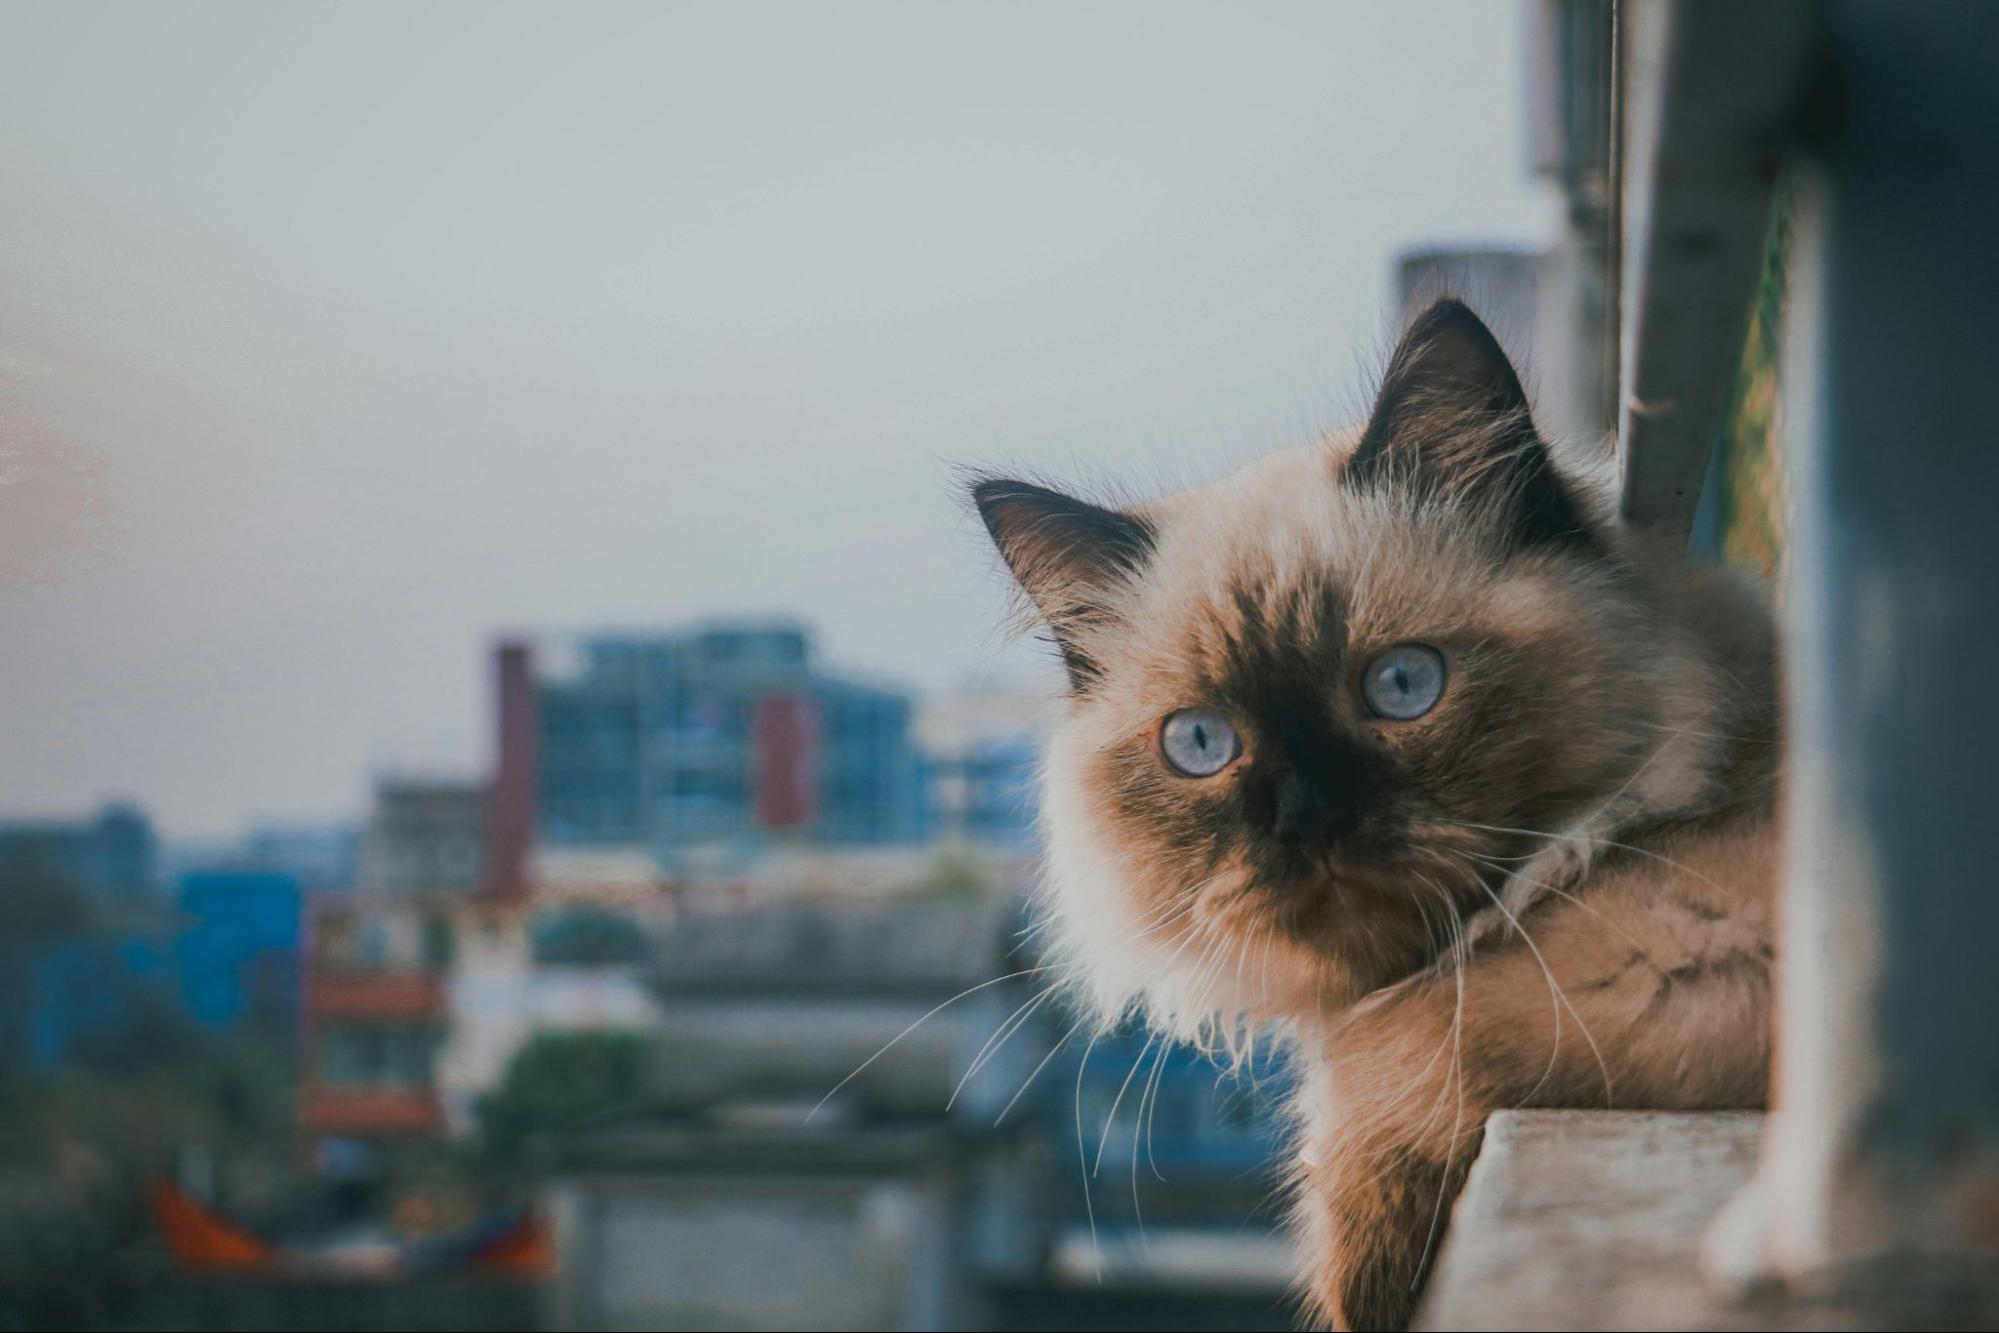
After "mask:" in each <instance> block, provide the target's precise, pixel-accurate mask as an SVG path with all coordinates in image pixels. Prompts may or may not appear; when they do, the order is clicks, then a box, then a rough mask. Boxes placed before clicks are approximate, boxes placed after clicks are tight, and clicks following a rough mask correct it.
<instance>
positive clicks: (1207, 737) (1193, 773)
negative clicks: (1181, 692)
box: [1159, 708, 1242, 778]
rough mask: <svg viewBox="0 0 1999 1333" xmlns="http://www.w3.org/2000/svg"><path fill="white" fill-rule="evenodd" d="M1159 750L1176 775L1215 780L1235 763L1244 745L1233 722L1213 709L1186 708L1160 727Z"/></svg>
mask: <svg viewBox="0 0 1999 1333" xmlns="http://www.w3.org/2000/svg"><path fill="white" fill-rule="evenodd" d="M1159 750H1160V753H1161V754H1164V755H1165V756H1166V762H1167V764H1168V765H1169V766H1171V768H1172V769H1173V771H1174V772H1175V773H1178V774H1179V775H1180V776H1182V777H1187V778H1211V777H1213V776H1214V775H1215V774H1217V773H1219V772H1221V771H1222V770H1223V769H1225V768H1227V767H1228V766H1229V765H1230V764H1232V763H1234V762H1235V759H1236V756H1237V755H1239V754H1241V753H1242V742H1241V741H1240V740H1239V739H1237V737H1236V734H1235V728H1234V727H1233V726H1230V725H1229V720H1228V719H1227V718H1225V717H1223V716H1222V715H1221V714H1220V713H1218V712H1216V711H1215V710H1214V709H1212V708H1182V709H1181V710H1179V711H1178V712H1176V713H1168V714H1167V715H1166V721H1164V722H1163V723H1161V724H1160V726H1159Z"/></svg>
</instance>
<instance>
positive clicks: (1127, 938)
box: [977, 304, 1672, 1028]
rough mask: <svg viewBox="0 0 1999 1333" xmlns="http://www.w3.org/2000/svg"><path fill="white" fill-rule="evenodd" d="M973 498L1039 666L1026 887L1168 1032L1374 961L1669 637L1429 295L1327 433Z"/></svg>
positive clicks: (1095, 973) (1573, 797) (1366, 970)
mask: <svg viewBox="0 0 1999 1333" xmlns="http://www.w3.org/2000/svg"><path fill="white" fill-rule="evenodd" d="M977 499H978V503H979V506H980V511H981V513H982V515H983V517H984V518H985V520H986V523H987V525H988V527H989V528H990V530H991V531H992V533H993V536H994V538H995V540H996V541H997V542H998V544H999V547H1000V550H1001V552H1002V553H1003V554H1004V555H1005V557H1006V559H1007V561H1008V563H1009V564H1010V565H1011V567H1012V568H1013V570H1014V572H1015V573H1016V575H1017V576H1018V578H1019V579H1020V581H1021V583H1022V585H1023V587H1024V588H1025V589H1026V591H1027V592H1028V594H1029V596H1030V597H1031V598H1032V599H1033V601H1034V603H1035V606H1036V608H1037V610H1038V611H1039V613H1040V614H1041V616H1042V617H1043V618H1044V619H1045V620H1046V621H1047V623H1048V625H1049V627H1050V630H1051V631H1052V633H1053V636H1054V638H1055V641H1056V643H1057V644H1058V646H1059V647H1060V649H1061V651H1062V655H1063V659H1064V662H1065V665H1066V666H1067V668H1068V671H1069V676H1070V681H1071V685H1072V696H1071V700H1070V707H1069V710H1068V715H1067V718H1066V721H1065V723H1064V725H1063V726H1062V728H1061V729H1060V731H1059V734H1058V736H1057V737H1056V739H1055V742H1054V745H1053V748H1052V752H1051V756H1050V762H1049V772H1048V777H1047V791H1046V796H1045V816H1046V819H1045V822H1046V830H1047V834H1048V838H1049V844H1050V846H1049V851H1050V874H1051V879H1052V884H1051V890H1052V905H1053V910H1054V913H1055V916H1056V920H1057V924H1058V927H1059V937H1060V938H1061V939H1062V941H1063V942H1064V943H1065V944H1066V946H1067V952H1068V953H1069V955H1070V958H1069V961H1071V962H1074V963H1076V964H1078V965H1079V966H1080V967H1082V968H1083V969H1085V970H1086V971H1087V972H1088V974H1089V979H1090V982H1091V984H1092V986H1093V988H1094V990H1095V992H1096V995H1097V999H1098V1001H1099V1003H1100V1004H1102V1005H1103V1006H1104V1007H1106V1008H1111V1009H1114V1008H1117V1007H1119V1006H1122V1005H1125V1004H1128V1003H1131V1002H1133V1001H1135V1000H1136V1001H1142V1002H1143V1003H1145V1004H1146V1005H1148V1006H1149V1007H1150V1008H1151V1009H1152V1010H1153V1011H1154V1016H1155V1017H1157V1018H1161V1019H1163V1020H1164V1022H1165V1023H1166V1024H1167V1025H1168V1026H1173V1025H1179V1026H1182V1027H1183V1028H1185V1027H1187V1026H1190V1025H1191V1024H1193V1023H1196V1022H1199V1021H1205V1020H1206V1019H1208V1018H1209V1017H1210V1016H1212V1015H1214V1014H1223V1015H1227V1016H1238V1015H1267V1014H1272V1013H1284V1012H1298V1011H1299V1010H1300V1009H1301V1008H1320V1009H1323V1008H1324V1007H1326V1006H1328V1005H1338V1004H1343V1003H1346V1002H1349V1001H1351V1000H1352V999H1354V998H1357V997H1358V996H1359V995H1361V994H1363V993H1365V992H1366V991H1368V990H1370V989H1373V988H1375V987H1377V986H1379V985H1382V984H1385V983H1386V982H1388V981H1391V980H1394V979H1396V978H1397V977H1400V976H1403V975H1406V974H1408V973H1409V972H1410V971H1412V970H1414V969H1416V968H1417V967H1420V966H1421V965H1422V964H1423V963H1425V962H1426V961H1428V960H1429V959H1431V958H1433V957H1434V956H1436V954H1437V953H1438V952H1439V950H1440V949H1442V948H1444V947H1447V945H1448V942H1449V940H1450V938H1451V935H1452V931H1453V929H1454V923H1455V922H1456V921H1457V920H1458V919H1459V918H1460V917H1461V916H1464V915H1469V914H1470V913H1471V912H1472V911H1473V910H1475V909H1476V908H1477V907H1479V906H1480V905H1482V904H1485V903H1487V902H1488V901H1489V899H1488V896H1487V895H1488V889H1489V887H1490V885H1491V884H1492V883H1494V882H1495V881H1496V880H1497V878H1498V877H1499V875H1500V874H1501V873H1503V871H1504V870H1505V869H1507V868H1509V867H1510V865H1512V864H1517V860H1518V858H1519V856H1520V855H1521V853H1522V849H1523V848H1524V847H1526V846H1527V845H1528V843H1529V841H1530V840H1529V839H1528V838H1527V837H1526V836H1525V835H1524V834H1523V833H1522V832H1521V831H1522V830H1546V829H1550V828H1552V827H1554V826H1555V825H1557V824H1558V823H1559V822H1561V821H1563V820H1566V819H1570V818H1573V817H1574V816H1575V814H1576V813H1577V812H1578V810H1579V809H1581V808H1583V807H1585V806H1586V805H1587V804H1588V803H1590V802H1593V801H1597V800H1601V799H1603V798H1604V797H1605V796H1607V795H1609V794H1611V793H1612V792H1613V791H1614V789H1615V788H1616V786H1617V784H1618V783H1619V782H1620V781H1623V780H1627V779H1628V778H1629V777H1630V775H1631V774H1632V771H1633V768H1634V765H1635V764H1636V763H1637V762H1638V761H1639V760H1640V759H1641V757H1642V755H1643V754H1644V753H1645V752H1646V751H1647V749H1648V748H1649V747H1650V745H1651V744H1652V743H1654V742H1656V740H1657V737H1656V736H1655V735H1650V734H1648V733H1649V731H1650V730H1654V729H1656V727H1657V725H1658V724H1657V722H1656V718H1657V716H1658V710H1657V709H1656V708H1654V707H1653V706H1652V702H1653V700H1652V696H1653V695H1654V694H1656V693H1658V692H1659V691H1660V690H1662V689H1667V688H1670V681H1668V680H1667V679H1665V678H1664V677H1662V676H1661V674H1660V673H1661V664H1662V663H1664V662H1665V661H1667V660H1668V659H1669V658H1671V656H1672V654H1671V652H1670V651H1669V649H1668V648H1667V646H1666V645H1665V644H1664V643H1662V641H1661V639H1660V635H1659V633H1656V632H1654V627H1653V626H1652V625H1651V624H1650V623H1649V621H1648V617H1647V616H1646V614H1645V612H1644V610H1643V606H1642V603H1641V602H1640V600H1639V599H1638V598H1637V597H1636V596H1635V595H1634V592H1633V587H1632V577H1631V575H1630V574H1629V572H1628V571H1627V570H1626V569H1625V568H1624V566H1623V565H1622V563H1621V562H1620V561H1619V559H1618V558H1617V557H1615V556H1614V555H1613V554H1611V553H1610V551H1609V550H1608V548H1607V547H1606V545H1605V543H1604V540H1603V538H1602V537H1601V536H1600V535H1599V534H1597V533H1596V532H1595V531H1594V530H1593V529H1592V527H1591V525H1590V524H1589V522H1588V521H1587V519H1586V518H1585V517H1584V515H1583V513H1582V511H1581V510H1580V508H1579V507H1578V506H1577V504H1576V502H1575V501H1574V499H1573V497H1572V495H1571V493H1570V490H1569V488H1568V486H1567V485H1566V484H1565V483H1564V482H1563V481H1562V480H1560V479H1559V478H1558V477H1557V475H1556V473H1555V471H1554V469H1553V468H1552V466H1551V465H1550V463H1549V461H1548V458H1547V454H1546V452H1545V450H1544V449H1543V448H1542V446H1541V444H1540V442H1539V441H1538V440H1537V439H1536V438H1535V436H1534V433H1533V428H1532V425H1531V422H1530V421H1529V418H1528V415H1527V411H1526V404H1525V400H1524V398H1523V397H1522V395H1521V391H1520V387H1519V382H1518V380H1517V378H1516V377H1515V375H1514V373H1513V371H1512V369H1511V367H1510V366H1509V365H1507V363H1506V360H1505V357H1504V355H1503V353H1501V352H1500V350H1499V348H1498V346H1497V344H1496V343H1494V342H1493V340H1492V338H1491V336H1490V334H1489V333H1487V332H1486V330H1485V329H1484V327H1483V326H1482V325H1481V324H1479V323H1478V321H1477V320H1476V319H1475V318H1474V317H1473V316H1472V315H1471V314H1470V313H1469V312H1468V311H1466V310H1464V308H1463V307H1461V306H1457V305H1455V304H1449V305H1446V306H1440V307H1438V308H1437V309H1436V310H1433V311H1432V312H1431V313H1430V314H1429V315H1427V316H1425V317H1424V319H1423V320H1422V321H1419V323H1418V325H1417V326H1416V327H1415V328H1414V329H1412V331H1411V333H1410V335H1409V337H1408V338H1407V339H1405V341H1404V343H1403V345H1402V347H1401V348H1400V349H1399V350H1398V351H1397V353H1396V356H1395V358H1394V360H1393V361H1392V362H1391V366H1390V369H1389V373H1388V377H1387V381H1386V383H1385V384H1384V387H1383V390H1382V394H1381V398H1380V401H1379V402H1378V404H1377V406H1376V409H1375V412H1374V416H1373V419H1372V420H1371V421H1370V422H1369V424H1368V426H1367V427H1366V428H1365V429H1364V430H1362V431H1360V432H1358V433H1355V434H1353V435H1350V436H1348V437H1346V438H1344V439H1342V440H1338V441H1334V442H1330V443H1327V444H1321V445H1316V446H1312V447H1310V448H1306V449H1300V450H1295V451H1292V452H1288V453H1284V454H1280V455H1276V456H1274V457H1271V458H1268V459H1265V460H1263V461H1262V462H1261V463H1259V464H1257V465H1255V466H1253V467H1251V468H1250V469H1248V470H1246V471H1244V472H1242V473H1239V474H1237V475H1235V476H1233V477H1230V478H1228V479H1226V480H1224V481H1222V482H1219V483H1216V484H1215V485H1212V486H1209V487H1205V488H1202V489H1200V490H1196V491H1191V492H1186V493H1182V494H1179V495H1175V496H1171V497H1168V498H1167V499H1165V500H1161V501H1158V502H1155V503H1152V504H1147V505H1143V506H1139V507H1136V508H1132V509H1127V510H1122V511H1117V510H1107V509H1100V508H1097V507H1094V506H1091V505H1087V504H1084V503H1082V502H1080V501H1076V500H1073V499H1070V498H1068V497H1066V496H1062V495H1060V494H1058V493H1056V492H1052V491H1048V490H1045V489H1042V488H1038V487H1034V486H1030V485H1026V484H1023V483H1018V482H1011V481H987V482H985V483H982V484H981V485H980V486H979V487H978V489H977ZM1509 858H1511V859H1510V860H1509Z"/></svg>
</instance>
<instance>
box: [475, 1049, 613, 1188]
mask: <svg viewBox="0 0 1999 1333" xmlns="http://www.w3.org/2000/svg"><path fill="white" fill-rule="evenodd" d="M644 1082H645V1038H644V1037H643V1036H641V1035H640V1034H638V1033H636V1032H547V1033H543V1034H541V1035H540V1036H538V1037H536V1038H534V1039H533V1040H532V1041H530V1042H529V1043H528V1044H527V1045H526V1046H524V1047H522V1048H521V1051H520V1053H519V1054H517V1055H516V1056H514V1059H513V1062H512V1063H511V1064H509V1065H508V1066H507V1076H506V1078H505V1079H504V1080H503V1081H502V1082H501V1084H500V1086H499V1088H498V1089H496V1090H495V1091H493V1092H491V1093H488V1094H487V1095H486V1096H484V1097H482V1098H480V1099H479V1130H480V1140H481V1146H482V1147H483V1148H484V1149H485V1150H486V1151H487V1153H489V1154H491V1155H494V1156H502V1157H504V1156H510V1155H512V1154H514V1153H517V1152H518V1151H519V1150H520V1149H521V1148H522V1147H523V1146H524V1145H525V1144H526V1143H527V1142H528V1140H529V1139H531V1138H533V1137H534V1136H536V1135H539V1134H546V1133H549V1132H551V1131H556V1130H562V1129H568V1128H572V1127H575V1126H578V1125H581V1124H583V1123H585V1122H587V1121H590V1120H593V1119H596V1118H597V1117H600V1116H603V1115H607V1114H609V1113H611V1112H615V1111H620V1110H624V1109H627V1108H629V1107H633V1106H636V1105H638V1104H639V1102H640V1100H641V1097H642V1095H643V1092H644Z"/></svg>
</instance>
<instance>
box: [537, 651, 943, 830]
mask: <svg viewBox="0 0 1999 1333" xmlns="http://www.w3.org/2000/svg"><path fill="white" fill-rule="evenodd" d="M576 647H577V652H576V654H575V658H574V660H573V661H572V662H571V663H569V664H568V665H567V666H566V667H556V666H554V665H553V664H552V663H550V662H548V661H546V660H544V661H543V662H541V663H538V664H537V670H536V672H535V674H534V675H533V678H532V704H533V707H532V714H533V718H532V726H531V727H527V726H519V725H517V726H516V727H515V728H513V729H512V730H511V731H509V730H508V729H507V728H505V727H504V726H503V728H502V730H503V733H504V734H503V736H502V744H501V754H500V760H499V769H500V771H501V772H502V773H505V772H508V771H509V768H508V762H509V753H508V737H509V736H512V737H513V738H514V743H515V744H516V745H518V744H520V743H522V738H527V740H528V741H529V743H531V746H532V754H533V769H534V774H535V790H534V796H535V802H536V805H537V807H538V811H537V820H536V822H537V824H538V833H539V836H540V837H541V839H543V840H544V841H547V842H550V843H555V844H569V845H599V846H609V845H626V846H642V847H646V848H649V849H651V850H653V851H655V852H656V853H657V854H659V855H661V856H662V857H664V858H665V859H667V860H668V861H673V860H676V859H677V858H678V857H679V855H680V854H681V853H683V852H685V851H687V850H688V849H691V848H696V847H704V846H707V847H712V846H716V845H724V846H726V845H734V844H747V843H750V842H753V841H754V840H756V839H759V838H762V837H766V836H769V835H773V834H788V835H796V836H800V837H806V838H811V839H814V840H819V841H826V842H845V843H882V842H896V841H901V840H904V839H909V838H913V837H915V836H917V834H918V833H919V831H920V826H921V801H922V791H921V767H920V764H919V762H918V758H917V754H916V750H915V747H914V743H913V740H912V737H911V728H910V703H909V700H908V698H907V697H906V696H904V695H902V694H901V693H899V692H897V691H895V690H892V689H887V688H883V687H880V686H876V685H870V684H866V683H863V682H859V681H854V680H849V679H844V678H841V677H838V676H834V675H831V674H829V673H827V672H825V671H823V670H822V669H821V668H819V666H818V665H817V664H816V663H815V662H814V661H813V654H812V642H811V638H810V635H809V633H808V632H807V631H806V630H805V629H804V628H803V627H802V626H800V625H797V624H795V623H792V622H788V621H762V622H736V623H728V624H711V625H706V626H702V627H699V628H695V629H691V630H686V631H682V632H679V633H668V634H644V635H640V634H605V635H597V636H592V637H589V638H586V639H584V640H582V641H581V642H580V644H578V645H576ZM517 651H519V645H515V644H507V645H503V646H502V647H501V649H500V652H501V653H502V654H505V653H509V652H517ZM508 681H509V676H508V673H507V670H506V663H505V662H502V669H501V689H502V695H503V698H502V702H501V713H502V719H503V722H504V720H505V719H506V718H508V717H510V716H514V717H516V720H517V721H518V713H519V709H518V708H516V709H515V710H514V712H513V713H510V712H509V711H508V702H509V701H508V700H507V698H506V697H505V695H506V691H507V686H508Z"/></svg>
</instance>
